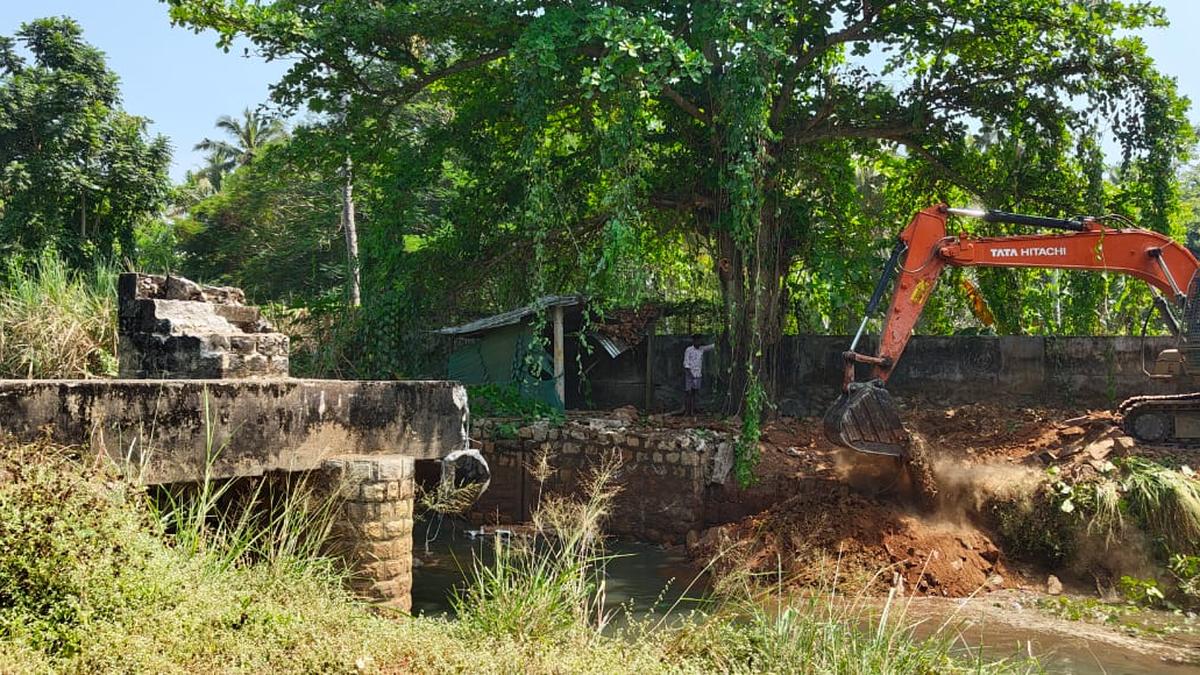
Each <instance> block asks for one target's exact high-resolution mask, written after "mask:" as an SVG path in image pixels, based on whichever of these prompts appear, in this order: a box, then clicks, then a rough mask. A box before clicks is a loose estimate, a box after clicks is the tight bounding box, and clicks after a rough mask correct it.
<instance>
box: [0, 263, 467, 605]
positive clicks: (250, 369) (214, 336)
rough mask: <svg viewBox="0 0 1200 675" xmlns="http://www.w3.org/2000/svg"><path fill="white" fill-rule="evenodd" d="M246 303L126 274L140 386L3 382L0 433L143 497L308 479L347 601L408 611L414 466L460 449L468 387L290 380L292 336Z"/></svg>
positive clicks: (123, 310) (126, 335)
mask: <svg viewBox="0 0 1200 675" xmlns="http://www.w3.org/2000/svg"><path fill="white" fill-rule="evenodd" d="M242 300H243V298H242V296H241V292H240V291H239V290H237V289H229V288H214V287H208V286H199V285H197V284H192V283H191V282H188V281H187V280H183V279H179V278H168V277H152V276H147V275H137V274H126V275H122V278H121V281H120V309H119V312H120V316H119V321H120V326H119V335H120V353H119V359H120V364H121V373H122V375H124V376H127V377H133V378H141V379H119V380H0V436H8V437H15V438H18V439H24V440H32V439H34V438H40V437H46V436H49V438H50V439H52V440H54V441H56V442H58V443H62V444H65V445H75V446H81V447H84V448H88V449H90V450H91V451H92V452H94V453H96V454H97V455H100V456H106V457H108V458H109V459H111V460H112V461H113V462H114V463H116V465H117V466H120V467H125V468H126V470H127V471H128V472H136V474H137V476H136V477H137V478H138V479H139V480H140V481H141V482H143V483H146V484H150V485H159V484H177V483H189V482H197V481H200V480H203V479H204V478H205V477H206V476H207V477H208V478H210V479H227V478H229V479H232V478H242V477H253V476H261V475H264V474H267V473H272V472H306V473H309V474H311V475H314V476H315V477H316V479H317V481H318V482H319V483H322V484H324V485H335V486H337V488H338V489H339V490H340V491H341V495H342V497H343V498H344V501H343V503H342V506H341V509H340V511H339V512H338V514H337V516H336V522H335V524H334V532H335V539H334V541H333V542H331V545H332V550H333V551H334V552H336V554H338V555H341V556H343V557H344V558H345V559H346V561H347V562H348V564H349V565H350V566H351V567H352V569H353V570H355V571H356V572H357V574H355V575H354V578H353V581H352V583H353V585H354V587H355V590H357V591H359V592H360V593H361V594H363V595H364V596H366V597H368V598H370V599H372V600H376V601H379V602H384V603H387V604H390V605H393V606H397V607H400V608H403V609H408V607H409V606H410V592H411V589H412V517H413V495H414V489H415V482H414V462H415V461H416V460H421V459H440V458H441V457H444V456H445V455H447V454H449V453H451V452H453V451H455V450H460V449H463V448H465V447H466V445H467V427H466V424H467V395H466V391H465V389H463V387H462V386H461V385H459V384H457V383H453V382H435V381H419V382H410V381H376V382H361V381H343V380H305V379H293V378H289V377H286V373H287V363H288V361H287V359H288V354H287V352H288V341H287V337H286V336H284V335H281V334H279V333H275V332H273V331H272V330H271V329H270V327H269V325H267V324H266V323H265V322H264V321H263V320H262V319H261V317H260V316H259V313H258V310H257V308H254V307H248V306H246V305H244V304H242ZM281 373H282V374H283V376H281V375H280V374H281Z"/></svg>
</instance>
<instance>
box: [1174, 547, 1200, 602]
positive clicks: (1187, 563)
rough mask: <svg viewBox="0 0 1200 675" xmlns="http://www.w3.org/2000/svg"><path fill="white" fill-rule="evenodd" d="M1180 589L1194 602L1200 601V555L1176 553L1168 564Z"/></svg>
mask: <svg viewBox="0 0 1200 675" xmlns="http://www.w3.org/2000/svg"><path fill="white" fill-rule="evenodd" d="M1167 569H1168V570H1170V572H1171V575H1172V576H1174V577H1175V583H1176V584H1177V585H1178V586H1179V591H1180V592H1181V593H1183V594H1184V595H1186V596H1187V597H1188V598H1189V599H1190V600H1191V602H1192V603H1200V556H1196V555H1181V554H1178V553H1177V554H1175V555H1172V556H1171V560H1170V562H1169V564H1168V565H1167Z"/></svg>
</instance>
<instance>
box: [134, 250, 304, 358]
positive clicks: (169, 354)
mask: <svg viewBox="0 0 1200 675" xmlns="http://www.w3.org/2000/svg"><path fill="white" fill-rule="evenodd" d="M117 295H118V321H117V334H118V345H117V354H118V361H119V367H120V376H121V377H123V378H155V379H157V378H202V379H206V378H214V379H223V378H245V377H287V374H288V349H289V344H288V336H286V335H284V334H282V333H277V332H275V331H274V329H272V328H271V325H270V324H269V323H267V321H266V320H264V319H263V318H262V315H261V313H260V312H259V310H258V308H257V307H252V306H248V305H246V304H245V302H246V297H245V295H244V294H243V293H242V291H241V289H238V288H228V287H222V286H202V285H200V284H197V283H194V282H192V281H188V280H187V279H184V278H183V277H172V276H160V275H152V274H122V275H121V278H120V280H119V282H118V293H117Z"/></svg>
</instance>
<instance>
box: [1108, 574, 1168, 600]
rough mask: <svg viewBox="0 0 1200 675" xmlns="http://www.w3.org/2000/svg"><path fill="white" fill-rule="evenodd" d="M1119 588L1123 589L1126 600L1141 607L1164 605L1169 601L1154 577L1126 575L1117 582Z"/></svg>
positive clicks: (1122, 593) (1122, 592)
mask: <svg viewBox="0 0 1200 675" xmlns="http://www.w3.org/2000/svg"><path fill="white" fill-rule="evenodd" d="M1117 590H1119V591H1121V595H1124V596H1125V599H1126V600H1128V601H1129V602H1131V603H1133V604H1135V605H1137V606H1139V607H1163V606H1165V605H1166V602H1167V596H1166V595H1164V594H1163V591H1162V589H1161V588H1159V586H1158V582H1157V581H1155V580H1154V579H1139V578H1137V577H1131V576H1129V575H1125V576H1122V577H1121V579H1120V580H1119V581H1118V582H1117Z"/></svg>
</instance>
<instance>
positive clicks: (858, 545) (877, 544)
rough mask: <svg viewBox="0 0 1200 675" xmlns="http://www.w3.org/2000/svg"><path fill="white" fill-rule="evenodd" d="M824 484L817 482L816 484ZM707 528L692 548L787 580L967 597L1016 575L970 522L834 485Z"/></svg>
mask: <svg viewBox="0 0 1200 675" xmlns="http://www.w3.org/2000/svg"><path fill="white" fill-rule="evenodd" d="M813 487H818V486H815V485H814V486H813ZM820 487H821V488H823V489H814V490H811V491H808V492H805V493H802V494H798V495H795V496H794V497H792V498H790V499H788V500H786V501H784V502H782V503H779V504H777V505H775V506H773V507H771V508H770V509H768V510H766V511H764V512H762V513H759V514H756V515H754V516H750V517H748V518H744V519H742V520H740V521H737V522H734V523H728V524H725V525H721V526H717V527H714V528H711V529H709V530H707V531H706V532H705V534H704V536H702V537H700V538H699V539H698V540H697V541H696V542H695V543H694V544H693V545H692V546H691V547H690V549H689V551H690V552H691V553H692V554H693V555H694V556H698V557H703V558H705V559H712V558H713V557H718V562H717V567H718V568H719V569H722V571H725V572H729V571H733V570H739V571H746V572H750V573H753V574H755V575H768V576H773V575H776V574H779V573H781V574H782V576H783V579H784V581H785V582H786V583H789V584H793V583H794V584H796V585H799V586H812V587H828V586H829V585H830V584H833V583H835V582H836V583H837V584H838V585H839V587H841V588H842V589H843V590H846V591H847V592H850V593H854V592H858V591H860V590H864V589H865V590H869V591H882V590H884V589H886V588H887V587H888V586H892V585H895V584H896V582H897V580H902V581H903V587H904V589H906V590H914V591H916V592H917V593H920V594H928V595H944V596H955V597H957V596H965V595H970V594H972V593H974V592H977V591H978V590H979V589H981V588H1000V587H1004V586H1011V585H1013V584H1014V582H1015V581H1016V580H1017V578H1016V576H1015V575H1014V574H1013V573H1012V572H1010V571H1009V570H1008V569H1007V568H1006V567H1005V565H1004V563H1003V562H1002V560H1001V555H1000V550H999V549H998V548H997V547H996V545H995V544H994V543H993V542H992V541H991V539H990V538H988V536H987V535H986V534H984V533H983V532H982V531H980V530H979V529H977V528H975V527H974V526H972V525H970V524H969V523H953V522H951V521H938V520H930V519H928V518H926V517H923V516H921V515H919V514H917V513H914V512H910V511H906V510H904V508H903V507H902V506H899V505H897V504H896V503H894V502H887V501H882V500H878V499H872V498H869V497H864V496H862V495H859V494H856V493H854V492H851V491H850V490H849V489H847V487H846V486H844V485H837V484H830V485H825V486H820Z"/></svg>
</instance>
